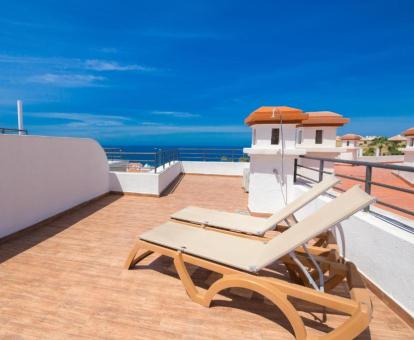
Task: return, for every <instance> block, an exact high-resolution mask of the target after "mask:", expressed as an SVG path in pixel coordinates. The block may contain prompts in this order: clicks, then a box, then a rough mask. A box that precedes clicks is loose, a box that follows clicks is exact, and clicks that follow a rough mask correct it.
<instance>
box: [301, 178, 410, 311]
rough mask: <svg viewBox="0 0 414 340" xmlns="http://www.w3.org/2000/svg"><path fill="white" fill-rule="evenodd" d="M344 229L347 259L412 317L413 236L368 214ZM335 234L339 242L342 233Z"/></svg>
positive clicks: (324, 199)
mask: <svg viewBox="0 0 414 340" xmlns="http://www.w3.org/2000/svg"><path fill="white" fill-rule="evenodd" d="M295 189H296V192H297V195H300V194H302V193H303V192H305V191H306V190H308V188H307V187H306V186H304V185H295ZM330 199H331V198H329V197H327V196H321V197H319V198H318V199H316V200H314V201H313V202H311V203H310V204H308V205H307V206H305V207H304V208H303V209H302V210H300V211H299V212H298V213H297V217H298V218H299V220H301V219H302V218H303V217H304V216H306V215H308V214H309V213H311V212H312V211H315V210H316V209H318V208H319V207H321V206H322V205H323V204H325V203H326V202H328V201H329V200H330ZM341 227H342V230H343V242H342V241H339V244H340V248H341V251H342V253H343V255H344V257H345V258H346V259H347V260H349V261H352V262H354V263H355V264H356V266H357V267H358V270H359V271H360V272H361V273H362V274H363V275H364V276H365V277H366V278H367V279H369V280H370V281H371V282H372V283H373V284H375V285H376V286H377V287H379V288H380V289H381V290H382V291H383V292H384V293H385V294H386V295H387V296H389V297H390V298H391V299H393V300H394V301H395V302H396V303H397V304H398V305H399V306H401V307H402V308H403V309H404V310H406V311H407V312H408V313H409V314H411V315H412V316H413V315H414V292H413V288H412V282H414V266H413V265H412V259H413V258H414V234H412V233H410V232H409V231H406V230H403V229H400V228H398V227H397V226H396V225H393V224H392V223H390V222H388V221H386V220H383V219H380V218H378V217H376V216H374V215H372V214H370V213H366V212H358V213H357V214H355V215H354V216H352V217H351V218H349V219H348V220H346V221H344V222H342V223H341ZM336 235H337V237H338V238H339V240H340V239H341V236H340V233H339V232H337V233H336ZM342 243H343V245H344V247H342V246H341V245H342ZM342 248H343V249H342ZM396 264H398V265H397V266H396Z"/></svg>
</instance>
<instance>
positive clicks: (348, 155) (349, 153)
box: [338, 148, 360, 161]
mask: <svg viewBox="0 0 414 340" xmlns="http://www.w3.org/2000/svg"><path fill="white" fill-rule="evenodd" d="M359 150H360V149H359V148H347V149H346V152H342V153H341V154H340V155H339V156H338V159H343V160H347V161H356V160H357V159H358V154H359Z"/></svg>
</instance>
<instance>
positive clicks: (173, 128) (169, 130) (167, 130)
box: [31, 123, 250, 140]
mask: <svg viewBox="0 0 414 340" xmlns="http://www.w3.org/2000/svg"><path fill="white" fill-rule="evenodd" d="M31 131H32V133H41V134H46V135H56V134H58V135H60V136H74V137H92V138H105V139H108V140H110V139H119V138H120V137H121V136H122V138H136V137H137V136H159V135H172V134H197V133H228V134H231V133H237V134H249V133H250V130H249V129H248V128H246V127H245V126H243V125H223V126H212V125H187V126H177V125H162V124H160V125H148V124H130V125H125V124H119V125H99V124H93V125H91V124H86V123H77V124H75V123H68V124H58V125H44V126H39V125H37V126H36V127H33V128H32V129H31Z"/></svg>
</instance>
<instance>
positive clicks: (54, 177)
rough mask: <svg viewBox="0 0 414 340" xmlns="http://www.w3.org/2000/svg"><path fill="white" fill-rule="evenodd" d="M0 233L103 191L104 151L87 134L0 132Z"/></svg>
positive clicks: (105, 184) (106, 187) (105, 180)
mask: <svg viewBox="0 0 414 340" xmlns="http://www.w3.org/2000/svg"><path fill="white" fill-rule="evenodd" d="M0 155H1V162H0V237H4V236H7V235H9V234H12V233H14V232H17V231H19V230H21V229H24V228H26V227H28V226H31V225H33V224H36V223H38V222H40V221H43V220H45V219H47V218H49V217H51V216H54V215H56V214H59V213H61V212H63V211H65V210H68V209H70V208H72V207H74V206H76V205H78V204H81V203H83V202H85V201H88V200H90V199H93V198H95V197H97V196H100V195H102V194H105V193H106V192H108V191H109V180H108V162H107V159H106V156H105V152H104V150H103V149H102V148H101V146H100V145H99V144H98V143H96V142H95V141H94V140H91V139H81V138H58V137H41V136H16V135H0Z"/></svg>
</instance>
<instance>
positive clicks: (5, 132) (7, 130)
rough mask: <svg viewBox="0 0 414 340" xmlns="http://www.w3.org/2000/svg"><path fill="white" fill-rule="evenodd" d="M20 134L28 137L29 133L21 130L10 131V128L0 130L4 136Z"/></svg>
mask: <svg viewBox="0 0 414 340" xmlns="http://www.w3.org/2000/svg"><path fill="white" fill-rule="evenodd" d="M20 132H22V133H23V134H24V135H27V134H28V132H27V130H26V129H24V130H19V129H10V128H0V134H2V135H4V134H16V133H17V134H19V133H20Z"/></svg>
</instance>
